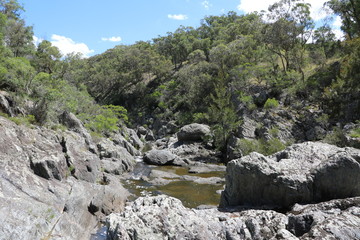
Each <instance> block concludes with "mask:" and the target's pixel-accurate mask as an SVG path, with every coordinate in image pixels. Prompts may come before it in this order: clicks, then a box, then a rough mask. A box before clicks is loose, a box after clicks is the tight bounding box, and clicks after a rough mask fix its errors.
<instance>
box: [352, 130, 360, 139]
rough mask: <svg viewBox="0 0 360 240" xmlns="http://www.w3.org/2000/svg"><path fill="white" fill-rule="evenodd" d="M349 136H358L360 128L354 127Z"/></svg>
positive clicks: (359, 135)
mask: <svg viewBox="0 0 360 240" xmlns="http://www.w3.org/2000/svg"><path fill="white" fill-rule="evenodd" d="M350 137H353V138H360V128H355V129H354V130H352V131H351V132H350Z"/></svg>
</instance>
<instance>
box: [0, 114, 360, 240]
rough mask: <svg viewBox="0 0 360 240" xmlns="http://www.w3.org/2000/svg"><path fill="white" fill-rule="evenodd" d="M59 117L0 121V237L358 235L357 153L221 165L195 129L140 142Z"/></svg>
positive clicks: (306, 149)
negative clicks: (55, 122)
mask: <svg viewBox="0 0 360 240" xmlns="http://www.w3.org/2000/svg"><path fill="white" fill-rule="evenodd" d="M60 121H61V122H62V123H63V124H64V125H65V126H67V128H68V130H66V131H54V130H49V129H46V128H42V127H38V126H32V127H28V126H22V125H17V124H15V123H14V122H12V121H10V120H9V119H7V118H3V117H0V159H1V161H0V217H1V219H2V222H1V224H0V236H1V239H90V238H91V239H109V240H112V239H334V238H335V239H360V227H359V226H360V204H359V201H360V200H359V197H358V196H359V195H360V186H359V183H360V163H359V162H360V150H358V149H355V148H350V147H348V148H338V147H335V146H332V145H329V144H324V143H320V142H306V143H302V144H295V145H292V146H290V147H288V148H287V149H286V150H284V151H282V152H279V153H276V154H274V155H272V156H269V157H265V156H263V155H261V154H257V153H252V154H250V155H249V156H246V157H242V158H237V159H235V160H233V161H231V162H229V163H228V164H227V166H226V167H225V166H224V165H221V164H220V162H221V159H220V158H219V155H218V153H217V152H216V151H215V150H214V149H213V148H212V146H211V144H209V142H207V140H206V139H208V137H207V136H208V134H209V128H208V127H206V126H203V125H199V124H194V125H191V126H185V127H184V128H182V129H181V130H180V131H179V133H180V134H179V135H172V136H170V137H167V138H163V139H159V140H156V141H155V139H153V140H152V141H151V144H150V145H149V143H148V142H146V143H144V139H145V138H146V137H147V136H149V135H150V136H151V135H152V134H151V133H150V132H148V131H146V130H145V131H137V132H136V131H134V130H131V129H123V132H121V133H120V132H118V133H114V135H113V136H112V137H111V138H108V139H98V140H96V141H95V140H94V139H93V138H92V137H91V135H90V134H89V133H88V132H87V130H86V129H85V128H84V127H83V125H82V123H81V122H80V121H79V120H78V119H76V117H75V116H74V115H72V114H69V113H64V114H63V115H61V116H60ZM142 130H143V129H142ZM141 132H142V133H143V134H142V133H141ZM179 136H180V137H179ZM146 145H148V148H149V149H148V151H147V152H146V153H145V154H141V152H140V151H139V149H144V148H146V147H145V146H146ZM149 146H150V147H149ZM142 156H143V161H142ZM225 172H226V174H225ZM224 185H225V188H224ZM221 192H222V194H221V197H220V193H221ZM219 203H220V207H221V208H217V206H218V204H219ZM104 224H105V225H104ZM99 228H100V230H99ZM96 231H98V234H94V233H95V232H96ZM92 234H93V235H92Z"/></svg>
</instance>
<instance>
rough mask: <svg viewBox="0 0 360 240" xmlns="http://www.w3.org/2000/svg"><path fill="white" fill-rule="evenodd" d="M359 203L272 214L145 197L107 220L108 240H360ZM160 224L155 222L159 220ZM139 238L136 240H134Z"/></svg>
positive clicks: (349, 201)
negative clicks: (191, 207) (195, 205)
mask: <svg viewBox="0 0 360 240" xmlns="http://www.w3.org/2000/svg"><path fill="white" fill-rule="evenodd" d="M359 212H360V198H359V197H358V198H348V199H341V200H332V201H329V202H323V203H319V204H310V205H298V204H297V205H295V206H294V207H293V209H292V210H291V211H290V212H289V213H287V214H282V213H278V212H275V211H272V210H254V209H250V210H247V209H237V210H235V209H234V210H232V211H231V212H221V211H219V210H218V209H215V208H211V207H201V208H196V209H189V208H185V207H184V206H183V205H182V203H181V202H180V201H179V200H178V199H175V198H172V197H168V196H164V195H160V196H156V197H141V198H138V199H137V200H135V201H134V202H132V203H129V204H128V205H127V206H126V207H125V211H123V212H121V213H118V214H111V215H109V216H108V217H107V218H106V225H107V227H108V239H113V240H119V239H134V238H136V239H216V240H217V239H253V240H258V239H271V240H275V239H283V240H299V239H303V240H305V239H329V240H330V239H344V240H345V239H359V238H360V228H359V226H360V214H359ZM154 219H156V221H154ZM134 236H136V237H134Z"/></svg>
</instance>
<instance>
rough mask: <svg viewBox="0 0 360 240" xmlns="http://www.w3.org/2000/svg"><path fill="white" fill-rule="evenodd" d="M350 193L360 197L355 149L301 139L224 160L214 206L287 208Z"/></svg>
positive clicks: (358, 156)
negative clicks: (268, 150)
mask: <svg viewBox="0 0 360 240" xmlns="http://www.w3.org/2000/svg"><path fill="white" fill-rule="evenodd" d="M354 196H360V150H358V149H354V148H338V147H336V146H333V145H329V144H325V143H319V142H306V143H302V144H295V145H292V146H290V147H288V148H287V149H285V150H284V151H281V152H279V153H276V154H274V155H271V156H269V157H265V156H263V155H262V154H259V153H255V152H254V153H251V154H250V155H248V156H245V157H242V158H240V159H236V160H232V161H230V162H229V163H228V165H227V175H226V187H225V190H224V191H223V193H222V197H221V203H220V206H221V207H229V206H237V205H251V206H264V205H267V206H272V207H278V208H290V207H291V206H292V205H294V204H295V203H311V202H321V201H327V200H331V199H336V198H346V197H354Z"/></svg>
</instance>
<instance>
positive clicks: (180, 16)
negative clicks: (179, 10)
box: [168, 14, 188, 20]
mask: <svg viewBox="0 0 360 240" xmlns="http://www.w3.org/2000/svg"><path fill="white" fill-rule="evenodd" d="M168 18H170V19H174V20H186V19H188V16H186V15H184V14H168Z"/></svg>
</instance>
